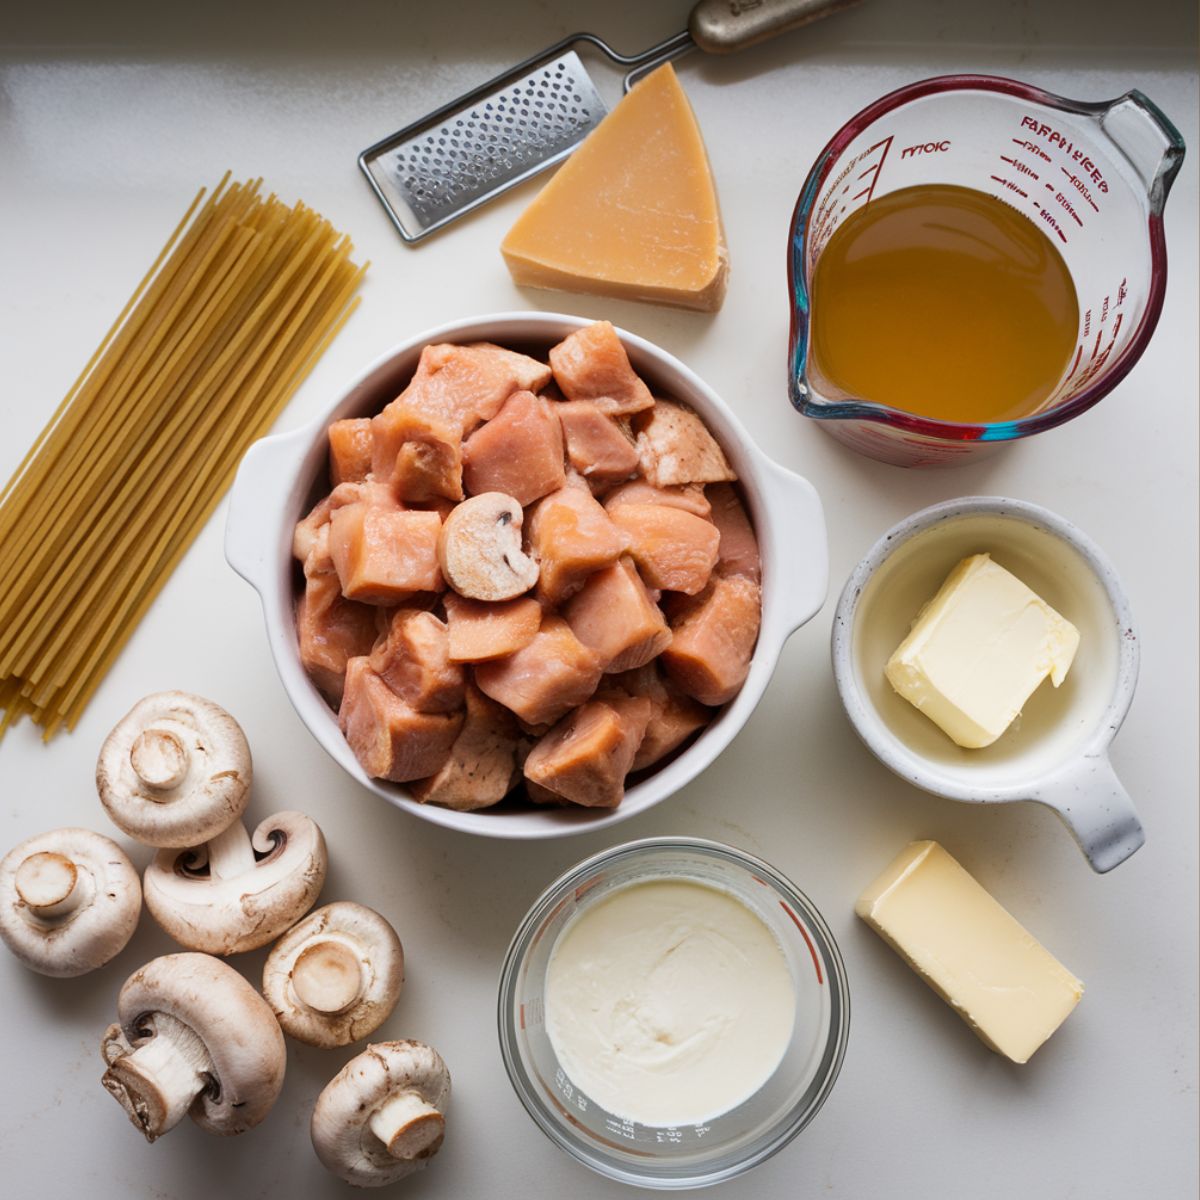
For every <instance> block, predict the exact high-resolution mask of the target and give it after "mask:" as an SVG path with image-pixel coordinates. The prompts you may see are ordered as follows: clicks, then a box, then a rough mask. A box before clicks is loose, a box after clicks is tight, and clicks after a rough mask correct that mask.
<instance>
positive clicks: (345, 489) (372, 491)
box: [292, 479, 403, 563]
mask: <svg viewBox="0 0 1200 1200" xmlns="http://www.w3.org/2000/svg"><path fill="white" fill-rule="evenodd" d="M359 503H365V504H371V505H374V506H375V507H376V508H383V509H387V510H388V511H390V512H399V511H400V509H401V508H402V507H403V506H402V505H401V504H400V502H399V501H398V500H397V499H396V497H395V496H394V495H393V494H392V490H391V488H389V487H386V486H385V485H384V484H381V483H375V482H374V481H372V480H370V479H366V480H362V481H357V482H351V483H340V484H338V486H337V487H335V488H334V489H333V491H332V492H330V493H329V495H328V496H322V497H321V499H320V500H318V501H317V503H316V504H315V505H313V508H312V511H311V512H310V513H309V514H308V515H307V516H306V517H303V518H301V519H300V520H299V521H297V522H296V528H295V530H294V531H293V533H292V554H293V555H295V557H296V558H298V559H299V560H300V562H302V563H303V562H304V561H306V560H307V558H308V556H309V554H310V553H311V552H312V549H313V545H314V544H315V542H316V539H317V537H318V536H320V533H321V530H322V529H324V528H325V527H326V526H328V524H329V519H330V517H332V516H333V514H334V513H335V512H337V510H338V509H339V508H344V507H345V506H346V505H347V504H359Z"/></svg>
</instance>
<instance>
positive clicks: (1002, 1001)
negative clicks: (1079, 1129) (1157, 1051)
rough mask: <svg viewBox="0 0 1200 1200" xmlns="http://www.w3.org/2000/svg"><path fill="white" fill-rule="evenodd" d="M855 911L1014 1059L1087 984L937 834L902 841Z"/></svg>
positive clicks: (1060, 1017) (1025, 1054)
mask: <svg viewBox="0 0 1200 1200" xmlns="http://www.w3.org/2000/svg"><path fill="white" fill-rule="evenodd" d="M854 911H855V912H856V913H857V914H858V915H859V916H860V917H862V919H863V920H864V921H866V923H867V924H868V925H870V926H871V928H872V929H874V930H875V932H876V933H878V934H879V936H880V937H882V938H883V940H884V941H885V942H887V943H888V945H889V946H891V947H892V949H893V950H895V951H896V952H897V953H898V954H899V955H900V956H901V958H903V959H904V961H905V962H907V963H908V965H909V966H910V967H912V969H913V970H914V971H916V973H917V974H918V975H920V977H921V978H922V979H923V980H924V981H925V982H926V983H927V984H929V986H930V987H931V988H933V990H934V991H935V992H937V994H938V995H939V996H941V998H942V999H943V1000H945V1001H946V1002H947V1003H948V1004H950V1005H951V1006H952V1007H953V1008H954V1011H955V1012H956V1013H958V1015H959V1016H960V1017H962V1019H963V1020H964V1021H966V1023H967V1024H968V1025H969V1026H970V1027H971V1028H972V1029H973V1030H974V1031H975V1033H976V1034H977V1035H978V1036H979V1037H980V1038H981V1039H982V1041H983V1042H984V1043H985V1044H986V1045H988V1046H990V1047H991V1049H993V1050H995V1051H996V1052H997V1053H999V1054H1003V1055H1004V1056H1005V1057H1007V1058H1011V1059H1012V1061H1013V1062H1015V1063H1024V1062H1028V1061H1029V1059H1030V1057H1031V1056H1032V1054H1033V1052H1034V1051H1035V1050H1036V1049H1037V1048H1038V1047H1039V1046H1040V1045H1041V1044H1042V1043H1043V1042H1044V1041H1045V1040H1046V1039H1047V1038H1048V1037H1049V1036H1050V1035H1051V1034H1052V1033H1053V1032H1054V1031H1055V1030H1056V1029H1057V1028H1058V1027H1059V1026H1060V1025H1061V1024H1062V1023H1063V1021H1065V1020H1066V1019H1067V1017H1068V1016H1069V1015H1070V1013H1071V1010H1072V1009H1073V1008H1074V1007H1075V1005H1076V1004H1078V1003H1079V999H1080V997H1081V996H1082V995H1083V984H1082V983H1080V982H1079V980H1078V979H1076V978H1075V976H1074V975H1072V974H1071V972H1070V971H1068V970H1067V969H1066V967H1064V966H1063V965H1062V963H1060V962H1059V961H1058V959H1056V958H1055V957H1054V956H1053V955H1052V954H1051V953H1050V952H1049V951H1048V950H1047V949H1046V948H1045V947H1044V946H1042V944H1041V943H1040V942H1038V941H1037V939H1036V938H1034V937H1033V935H1032V934H1030V933H1029V932H1028V931H1027V930H1026V929H1025V927H1024V926H1023V925H1021V923H1020V922H1019V921H1017V920H1016V919H1015V918H1014V917H1013V916H1012V915H1011V914H1010V913H1009V912H1008V911H1007V910H1006V909H1005V908H1004V907H1003V906H1002V905H1001V904H999V903H997V901H996V900H994V899H993V898H992V897H991V896H990V895H989V894H988V892H987V891H985V890H984V888H983V887H981V886H980V885H979V883H977V882H976V880H975V879H974V878H973V877H972V876H971V875H969V874H968V873H967V872H966V871H965V870H964V869H963V868H962V867H961V866H960V865H959V863H958V862H957V861H956V860H955V859H954V858H952V857H951V856H950V855H949V854H948V853H947V852H946V851H945V850H944V849H943V848H942V847H941V846H939V845H938V843H937V842H913V843H912V844H911V845H910V846H907V847H906V848H905V849H904V850H902V851H901V852H900V854H898V855H897V856H896V858H895V859H894V860H893V861H892V863H891V865H890V866H889V867H888V868H887V870H886V871H884V872H883V874H882V875H880V876H879V878H878V879H876V880H875V882H874V883H873V884H871V886H870V887H869V888H867V890H866V891H865V892H863V894H862V895H861V896H859V898H858V903H857V904H856V905H855V906H854Z"/></svg>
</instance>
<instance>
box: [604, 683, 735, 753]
mask: <svg viewBox="0 0 1200 1200" xmlns="http://www.w3.org/2000/svg"><path fill="white" fill-rule="evenodd" d="M614 694H623V695H627V696H643V697H645V698H646V699H647V700H649V701H650V704H651V713H650V721H649V723H648V724H647V726H646V734H645V736H644V737H643V738H642V744H641V745H640V746H639V747H638V752H637V756H636V757H635V758H634V760H633V767H632V768H631V769H632V770H634V771H641V770H644V769H645V768H646V767H650V766H653V765H654V764H655V763H656V762H659V761H660V760H662V759H663V758H665V757H666V756H667V755H668V754H670V753H671V752H672V751H674V750H677V749H678V748H679V747H680V746H682V745H683V743H684V742H686V741H687V739H688V738H689V737H691V736H692V734H693V733H695V732H696V731H697V730H698V729H703V728H704V726H705V725H707V724H708V723H709V721H710V720H712V717H713V714H712V711H711V710H710V709H707V708H705V707H704V705H703V704H701V703H699V701H696V700H693V699H692V698H691V696H685V695H684V694H683V693H682V692H681V691H680V690H679V689H678V688H677V687H676V686H675V685H674V684H673V683H672V682H671V681H670V680H669V679H664V678H663V675H662V672H661V671H660V670H659V668H658V664H657V663H647V664H646V665H645V666H644V667H638V668H637V670H635V671H625V672H623V673H622V674H620V675H612V676H610V677H609V678H608V679H607V680H605V682H604V685H603V687H602V688H601V689H599V690H598V691H597V692H596V699H597V700H611V699H612V697H613V695H614Z"/></svg>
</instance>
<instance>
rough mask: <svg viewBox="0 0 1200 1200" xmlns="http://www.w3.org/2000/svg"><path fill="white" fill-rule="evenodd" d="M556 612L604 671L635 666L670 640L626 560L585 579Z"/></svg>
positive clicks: (663, 622) (646, 659)
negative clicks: (598, 658)
mask: <svg viewBox="0 0 1200 1200" xmlns="http://www.w3.org/2000/svg"><path fill="white" fill-rule="evenodd" d="M696 519H697V520H698V519H699V518H696ZM562 614H563V616H564V617H565V618H566V619H567V624H568V625H570V626H571V630H572V632H573V633H574V634H575V636H576V637H577V638H578V639H579V640H580V641H581V642H582V643H583V644H584V645H585V646H588V647H589V648H591V649H592V650H594V651H595V652H596V653H597V654H598V655H599V656H600V659H601V661H602V663H603V666H604V670H605V671H628V670H629V669H631V668H632V667H640V666H641V665H642V664H643V663H647V662H649V661H650V660H651V659H652V658H653V657H654V656H655V655H656V654H658V653H659V651H661V650H662V649H663V648H664V647H665V646H667V645H668V644H669V643H670V641H671V631H670V629H668V628H667V623H666V621H665V620H664V619H663V615H662V612H661V611H660V610H659V607H658V605H657V604H655V603H654V601H653V600H651V599H650V597H649V596H648V595H647V594H646V586H645V584H643V583H642V581H641V578H640V577H639V576H638V573H637V569H636V568H635V567H634V565H633V563H632V562H630V561H629V559H627V558H623V559H621V561H620V562H616V563H613V565H612V566H611V567H603V568H602V569H601V570H599V571H596V572H595V573H594V574H592V575H590V576H589V577H588V579H587V582H586V583H585V584H584V585H583V588H582V589H581V590H580V592H579V593H578V594H577V595H575V596H572V597H571V599H570V600H568V601H567V603H566V605H565V606H564V607H563V610H562Z"/></svg>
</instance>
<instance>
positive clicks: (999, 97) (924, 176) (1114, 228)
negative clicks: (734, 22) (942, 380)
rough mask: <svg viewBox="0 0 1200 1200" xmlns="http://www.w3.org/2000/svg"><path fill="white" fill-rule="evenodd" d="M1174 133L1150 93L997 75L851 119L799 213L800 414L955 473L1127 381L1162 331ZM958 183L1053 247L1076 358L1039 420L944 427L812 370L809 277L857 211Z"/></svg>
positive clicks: (794, 331) (891, 454)
mask: <svg viewBox="0 0 1200 1200" xmlns="http://www.w3.org/2000/svg"><path fill="white" fill-rule="evenodd" d="M1183 155H1184V143H1183V138H1182V137H1181V136H1180V134H1179V132H1178V130H1176V129H1175V127H1174V126H1173V125H1172V124H1171V122H1170V121H1169V120H1168V119H1167V118H1166V116H1164V115H1163V113H1162V112H1160V111H1159V109H1158V108H1157V107H1156V106H1155V105H1154V104H1153V103H1152V102H1151V101H1150V100H1148V99H1147V98H1146V97H1145V96H1144V95H1142V93H1141V92H1138V91H1132V92H1127V93H1126V94H1125V95H1123V96H1120V97H1118V98H1117V99H1116V100H1112V101H1101V102H1097V103H1086V102H1083V101H1078V100H1067V99H1064V98H1063V97H1061V96H1055V95H1052V94H1051V93H1049V92H1044V91H1042V90H1041V89H1040V88H1035V87H1031V86H1029V85H1028V84H1024V83H1018V82H1017V81H1015V80H1012V79H1003V78H999V77H997V76H991V75H942V76H938V77H936V78H933V79H925V80H922V81H920V82H919V83H914V84H910V85H908V86H907V87H903V88H900V89H898V90H897V91H894V92H891V93H890V94H888V95H886V96H884V97H882V98H881V99H879V100H876V101H875V103H874V104H871V105H869V106H868V107H867V108H865V109H863V110H862V112H860V113H859V114H858V115H857V116H855V117H852V118H851V119H850V120H849V121H848V122H847V123H846V124H845V125H844V126H843V127H842V128H841V129H840V130H839V131H838V132H837V133H836V134H835V135H834V137H833V139H832V140H831V141H830V142H829V144H828V145H827V146H826V147H825V149H824V150H823V151H822V152H821V154H820V156H819V157H818V159H817V161H816V163H815V164H814V165H813V168H812V170H811V171H810V172H809V175H808V179H807V180H806V181H805V184H804V188H803V190H802V191H801V193H800V199H799V200H798V201H797V203H796V209H795V212H794V214H793V216H792V228H791V237H790V242H789V247H788V288H789V292H790V295H791V301H792V324H791V338H790V343H789V348H788V383H789V391H790V393H791V398H792V403H793V404H794V405H795V406H796V407H797V408H798V409H799V410H800V411H801V412H802V413H804V414H805V416H808V417H813V418H815V419H816V420H818V421H821V422H823V423H824V424H823V426H822V427H823V428H824V429H825V430H826V431H827V432H829V433H830V434H832V435H833V436H834V437H836V438H837V439H838V440H839V441H843V442H845V443H846V444H847V445H849V446H851V447H853V448H854V449H855V450H858V451H859V452H860V453H862V454H866V455H868V456H869V457H871V458H876V459H879V460H880V461H882V462H889V463H894V464H896V465H898V466H949V465H954V464H956V463H960V462H965V461H968V460H970V459H973V458H978V457H979V456H980V455H981V454H983V453H986V452H988V451H989V450H992V449H995V448H996V447H998V446H1000V445H1003V444H1004V443H1006V442H1011V441H1014V440H1015V439H1017V438H1022V437H1028V436H1029V435H1030V434H1033V433H1040V432H1041V431H1042V430H1043V429H1052V428H1053V427H1054V426H1056V425H1061V424H1062V423H1063V422H1064V421H1068V420H1070V419H1071V418H1072V417H1074V416H1077V415H1078V414H1079V413H1081V412H1084V411H1085V410H1086V409H1088V408H1090V407H1091V406H1092V405H1093V404H1095V403H1096V401H1097V400H1099V399H1100V397H1101V396H1103V395H1104V394H1105V393H1106V392H1109V391H1111V390H1112V388H1114V387H1115V386H1116V385H1117V383H1119V382H1120V380H1121V379H1123V378H1124V377H1125V375H1127V374H1128V372H1129V370H1130V368H1132V366H1133V364H1134V363H1135V362H1137V360H1138V358H1139V357H1140V356H1141V353H1142V351H1143V350H1144V349H1145V348H1146V344H1147V342H1149V340H1150V335H1151V334H1152V333H1153V332H1154V327H1155V325H1156V324H1157V323H1158V317H1159V313H1160V312H1161V310H1162V303H1163V293H1164V291H1165V288H1166V281H1167V252H1166V243H1165V239H1164V237H1163V221H1162V214H1163V207H1164V205H1165V204H1166V200H1167V193H1168V192H1169V191H1170V188H1171V184H1172V183H1173V182H1174V180H1175V176H1176V175H1177V174H1178V172H1179V168H1180V165H1181V164H1182V162H1183ZM917 184H951V185H956V186H959V187H969V188H973V189H975V190H976V191H982V192H986V193H988V194H990V195H992V196H994V197H996V198H998V199H1000V200H1003V201H1005V202H1006V203H1007V204H1010V205H1011V206H1013V207H1014V208H1016V209H1017V210H1018V211H1019V212H1023V213H1025V214H1026V215H1027V216H1028V217H1030V219H1032V220H1033V221H1034V222H1035V223H1036V224H1037V225H1038V226H1039V227H1040V228H1041V229H1042V230H1043V231H1044V232H1045V233H1046V235H1047V236H1048V237H1049V238H1050V239H1051V240H1052V242H1053V243H1054V245H1055V246H1056V247H1057V249H1058V250H1059V252H1060V254H1061V255H1062V257H1063V260H1064V262H1065V263H1066V265H1067V269H1068V270H1069V271H1070V273H1071V277H1072V279H1073V281H1074V284H1075V290H1076V294H1077V296H1078V298H1079V331H1078V334H1077V337H1076V344H1075V349H1074V352H1073V353H1072V356H1071V359H1070V361H1069V363H1068V365H1067V367H1066V369H1065V370H1064V372H1063V374H1062V377H1061V378H1060V380H1059V381H1058V384H1057V385H1056V386H1055V388H1054V390H1053V391H1052V392H1051V394H1050V396H1049V397H1048V398H1047V399H1046V401H1045V403H1044V404H1043V405H1042V407H1041V408H1040V409H1039V410H1038V411H1037V412H1036V413H1034V414H1033V415H1031V416H1027V417H1022V418H1020V419H1019V420H1014V421H997V422H993V423H989V424H983V423H981V424H963V423H958V422H953V421H938V420H934V419H932V418H929V417H921V416H917V415H915V414H912V413H907V412H902V411H900V410H898V409H894V408H890V407H888V406H887V405H885V404H879V403H873V402H871V401H870V400H867V399H865V398H862V397H857V396H852V395H849V394H848V393H846V392H844V391H841V390H840V389H838V388H837V387H836V386H835V385H833V384H832V383H830V382H829V381H828V380H826V379H823V378H821V377H820V376H819V374H818V373H817V372H816V371H814V369H813V364H812V362H811V361H810V358H809V330H810V324H811V314H812V308H813V305H814V304H819V303H820V297H819V296H817V297H814V296H813V294H812V279H813V273H814V271H815V269H816V265H817V261H818V260H819V259H820V257H821V252H822V251H823V250H824V248H825V246H826V245H827V244H828V242H829V239H830V237H831V236H832V234H833V233H834V231H835V230H836V229H837V228H838V227H839V225H840V224H841V223H842V221H843V220H845V218H846V217H847V216H848V215H849V214H850V213H853V212H855V211H856V210H858V209H859V208H861V207H863V206H864V205H866V204H870V202H871V201H872V200H873V199H878V198H879V197H881V196H885V195H887V194H889V193H891V192H894V191H898V190H899V189H900V188H907V187H913V186H914V185H917Z"/></svg>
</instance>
